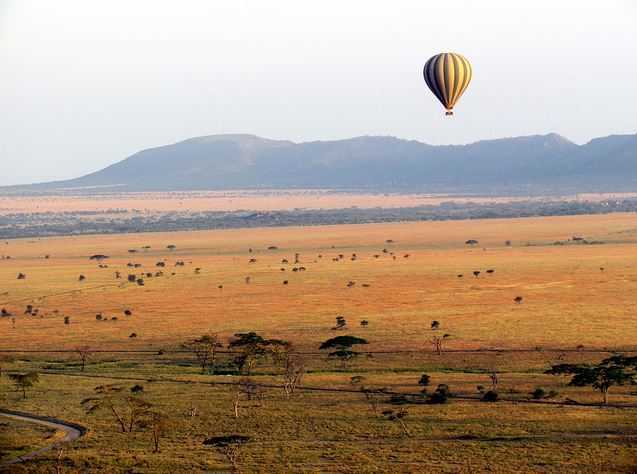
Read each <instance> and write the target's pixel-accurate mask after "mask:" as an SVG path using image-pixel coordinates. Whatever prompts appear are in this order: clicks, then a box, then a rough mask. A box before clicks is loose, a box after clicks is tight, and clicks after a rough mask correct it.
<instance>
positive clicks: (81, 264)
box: [0, 214, 637, 473]
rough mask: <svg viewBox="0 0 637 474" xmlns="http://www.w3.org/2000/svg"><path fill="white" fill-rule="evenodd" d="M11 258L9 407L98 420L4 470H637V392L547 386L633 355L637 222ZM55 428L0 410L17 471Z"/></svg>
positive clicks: (0, 450)
mask: <svg viewBox="0 0 637 474" xmlns="http://www.w3.org/2000/svg"><path fill="white" fill-rule="evenodd" d="M0 257H1V260H0V282H2V284H1V287H0V308H2V310H3V313H2V314H3V315H2V317H0V369H1V371H2V372H1V375H0V408H5V409H10V410H16V411H21V412H26V413H33V414H38V415H45V416H51V417H56V418H59V419H63V420H65V421H70V422H74V423H77V424H79V425H82V426H84V427H86V428H87V429H88V431H87V433H86V435H85V436H83V437H81V438H79V439H77V440H76V441H75V442H73V443H70V444H65V445H61V447H60V448H59V449H58V448H56V449H52V450H50V451H48V452H45V453H43V454H42V455H41V456H39V457H37V458H35V459H33V460H31V461H29V462H27V463H21V464H12V465H10V466H9V465H7V466H5V467H4V468H1V467H0V471H1V470H2V469H5V471H6V472H68V473H73V472H139V473H142V472H173V473H176V472H224V471H235V472H484V471H487V472H573V473H575V472H596V473H599V472H635V470H636V469H637V388H635V386H632V385H630V384H626V385H621V386H613V387H612V388H611V389H610V391H609V393H608V403H607V404H602V394H601V393H600V391H598V390H595V389H594V388H593V387H591V386H572V385H569V384H568V383H569V381H570V377H568V376H564V375H551V374H546V373H545V372H546V371H547V370H548V369H550V368H551V366H552V365H556V364H565V363H572V364H583V363H590V364H596V363H599V362H600V361H601V360H603V359H606V358H608V357H611V356H612V355H614V354H624V355H627V356H631V355H637V354H636V352H637V326H636V321H637V320H636V317H635V312H634V311H635V295H636V294H637V217H636V216H635V215H634V214H608V215H596V216H574V217H545V218H526V219H491V220H470V221H446V222H418V223H410V222H404V223H391V224H365V225H340V226H316V227H285V228H260V229H249V230H241V229H232V230H215V231H196V232H171V233H145V234H122V235H108V236H103V235H102V236H100V235H95V236H77V237H55V238H54V237H51V238H43V239H14V240H9V241H6V242H1V243H0ZM347 336H352V337H347ZM335 338H339V339H336V340H334V339H335ZM330 340H332V342H331V343H330V342H329V341H330ZM321 347H322V348H321ZM29 373H33V374H37V377H35V378H33V377H32V378H31V379H27V380H26V383H25V384H24V385H23V386H21V385H19V384H18V382H17V381H16V377H15V375H20V374H25V375H26V374H29ZM11 375H14V377H11ZM488 393H492V394H495V395H491V396H490V397H489V396H488V395H487V394H488ZM57 436H59V433H56V432H54V431H52V430H51V429H44V428H42V427H39V426H38V425H34V424H32V423H27V422H20V421H15V420H11V419H9V418H0V464H1V463H2V462H3V461H6V460H8V459H11V458H14V457H15V456H17V455H20V454H23V453H26V452H28V451H31V450H33V449H37V448H39V447H42V446H46V445H48V444H51V443H53V442H54V441H55V439H56V437H57Z"/></svg>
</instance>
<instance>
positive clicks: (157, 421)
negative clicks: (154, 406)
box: [146, 411, 168, 453]
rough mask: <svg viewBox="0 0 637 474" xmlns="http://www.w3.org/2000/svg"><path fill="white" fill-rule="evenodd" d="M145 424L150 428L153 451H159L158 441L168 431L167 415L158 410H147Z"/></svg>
mask: <svg viewBox="0 0 637 474" xmlns="http://www.w3.org/2000/svg"><path fill="white" fill-rule="evenodd" d="M146 424H147V426H148V427H149V428H150V434H151V439H152V442H153V453H158V452H159V442H160V441H161V438H162V437H163V436H164V435H165V434H166V432H167V431H168V417H167V416H166V415H165V414H163V413H161V412H158V411H150V412H148V420H147V423H146Z"/></svg>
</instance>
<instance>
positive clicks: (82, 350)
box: [75, 346, 93, 372]
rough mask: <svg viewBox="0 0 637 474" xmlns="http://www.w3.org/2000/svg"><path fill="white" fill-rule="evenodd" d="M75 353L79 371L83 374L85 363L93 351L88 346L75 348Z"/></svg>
mask: <svg viewBox="0 0 637 474" xmlns="http://www.w3.org/2000/svg"><path fill="white" fill-rule="evenodd" d="M75 353H76V354H77V355H78V357H79V358H80V363H81V364H82V365H81V366H80V371H81V372H84V367H85V366H86V361H87V360H88V358H89V357H90V356H91V355H92V354H93V350H92V349H91V348H90V347H89V346H79V347H76V348H75Z"/></svg>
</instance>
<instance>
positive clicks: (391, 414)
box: [383, 409, 410, 436]
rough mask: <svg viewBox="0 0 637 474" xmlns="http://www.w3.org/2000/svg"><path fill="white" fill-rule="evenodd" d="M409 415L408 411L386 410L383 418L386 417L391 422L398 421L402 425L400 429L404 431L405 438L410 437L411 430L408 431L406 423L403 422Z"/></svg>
mask: <svg viewBox="0 0 637 474" xmlns="http://www.w3.org/2000/svg"><path fill="white" fill-rule="evenodd" d="M407 415H408V413H407V410H404V409H403V410H396V411H394V410H384V411H383V416H384V417H385V419H386V420H389V421H396V422H398V423H399V424H400V427H401V428H402V430H403V434H404V435H405V436H410V434H409V430H408V429H407V426H406V425H405V422H404V421H403V419H404V418H406V417H407Z"/></svg>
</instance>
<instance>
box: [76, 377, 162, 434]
mask: <svg viewBox="0 0 637 474" xmlns="http://www.w3.org/2000/svg"><path fill="white" fill-rule="evenodd" d="M123 390H124V387H121V386H116V385H100V386H98V387H95V392H96V393H97V394H98V396H97V397H92V398H85V399H84V400H82V401H81V402H80V404H81V405H82V406H83V407H84V409H85V410H86V412H87V413H94V412H96V411H99V410H105V411H107V412H109V413H111V414H112V415H113V418H114V419H115V421H116V422H117V424H118V425H119V427H120V429H121V431H122V433H132V432H133V431H134V430H135V428H136V427H138V426H142V425H144V424H145V423H146V422H147V421H148V419H149V417H150V416H151V413H152V411H151V409H152V407H153V405H152V404H151V403H150V402H147V401H146V400H144V399H142V398H140V397H139V396H138V395H134V394H133V395H128V394H126V395H125V394H124V391H123Z"/></svg>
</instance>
